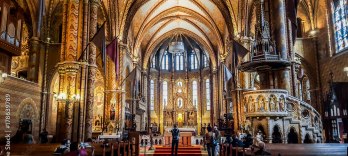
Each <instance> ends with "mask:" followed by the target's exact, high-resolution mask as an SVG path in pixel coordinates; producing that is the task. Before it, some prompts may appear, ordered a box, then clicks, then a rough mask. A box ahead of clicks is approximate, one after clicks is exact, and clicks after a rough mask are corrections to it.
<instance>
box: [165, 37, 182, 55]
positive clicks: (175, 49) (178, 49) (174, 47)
mask: <svg viewBox="0 0 348 156" xmlns="http://www.w3.org/2000/svg"><path fill="white" fill-rule="evenodd" d="M173 40H174V41H173ZM184 51H185V47H184V42H183V40H182V36H181V35H176V36H174V39H172V41H171V42H170V43H169V47H168V52H170V53H173V54H177V53H183V52H184Z"/></svg>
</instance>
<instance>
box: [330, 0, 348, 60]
mask: <svg viewBox="0 0 348 156" xmlns="http://www.w3.org/2000/svg"><path fill="white" fill-rule="evenodd" d="M332 13H333V16H332V18H333V23H334V34H335V47H336V53H338V52H342V51H343V50H345V49H347V48H348V1H347V0H333V3H332Z"/></svg>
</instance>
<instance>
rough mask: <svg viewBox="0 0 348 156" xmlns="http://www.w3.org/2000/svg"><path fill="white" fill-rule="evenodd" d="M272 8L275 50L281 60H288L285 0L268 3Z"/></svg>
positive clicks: (273, 0) (274, 0)
mask: <svg viewBox="0 0 348 156" xmlns="http://www.w3.org/2000/svg"><path fill="white" fill-rule="evenodd" d="M270 5H271V7H272V13H271V18H272V24H273V36H274V40H275V43H276V44H277V46H276V49H277V52H278V54H279V55H280V57H281V59H282V60H287V59H288V40H287V38H288V35H287V24H286V23H287V20H286V9H285V0H272V1H270Z"/></svg>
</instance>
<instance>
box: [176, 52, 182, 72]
mask: <svg viewBox="0 0 348 156" xmlns="http://www.w3.org/2000/svg"><path fill="white" fill-rule="evenodd" d="M175 64H176V70H184V54H183V53H180V54H176V55H175Z"/></svg>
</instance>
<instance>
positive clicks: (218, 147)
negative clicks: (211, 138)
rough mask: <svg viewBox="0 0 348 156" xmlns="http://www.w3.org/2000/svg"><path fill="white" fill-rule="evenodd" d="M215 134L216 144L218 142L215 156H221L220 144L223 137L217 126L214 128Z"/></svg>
mask: <svg viewBox="0 0 348 156" xmlns="http://www.w3.org/2000/svg"><path fill="white" fill-rule="evenodd" d="M213 132H214V134H215V142H216V146H215V155H219V151H220V146H219V144H220V139H221V135H220V131H219V130H218V127H217V126H216V125H215V126H214V130H213Z"/></svg>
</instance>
